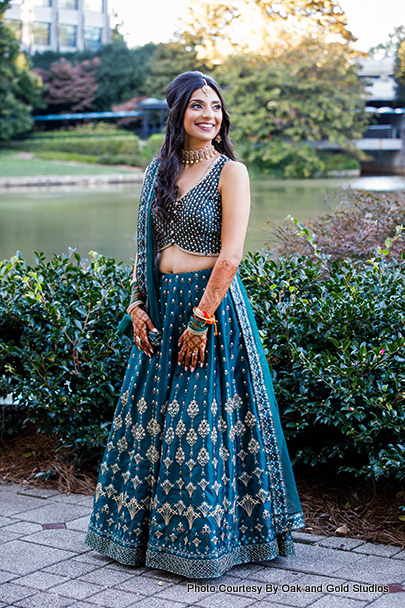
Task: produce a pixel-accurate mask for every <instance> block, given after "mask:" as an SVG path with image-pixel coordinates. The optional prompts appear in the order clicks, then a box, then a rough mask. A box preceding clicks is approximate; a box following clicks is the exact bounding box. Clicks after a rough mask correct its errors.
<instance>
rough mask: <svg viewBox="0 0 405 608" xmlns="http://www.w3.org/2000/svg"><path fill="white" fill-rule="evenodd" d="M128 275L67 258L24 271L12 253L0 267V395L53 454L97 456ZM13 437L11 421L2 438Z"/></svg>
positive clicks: (119, 354) (113, 398)
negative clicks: (9, 397)
mask: <svg viewBox="0 0 405 608" xmlns="http://www.w3.org/2000/svg"><path fill="white" fill-rule="evenodd" d="M130 275H131V269H130V267H129V266H128V267H127V266H123V265H122V264H116V263H115V261H114V260H113V259H111V258H105V257H103V256H100V255H98V254H96V253H93V254H92V259H91V261H90V263H88V262H87V261H86V260H84V259H82V258H81V257H80V256H79V254H78V253H76V252H74V251H72V252H71V255H70V256H69V257H67V256H56V255H55V256H54V258H53V259H52V260H49V261H46V260H45V258H44V257H43V256H42V254H39V255H37V263H36V265H35V266H33V267H30V266H29V265H27V264H26V262H25V261H24V260H23V259H22V257H21V255H20V254H17V255H16V256H15V257H13V258H12V259H11V260H9V261H7V260H5V261H3V262H2V263H1V264H0V296H1V299H0V336H1V338H0V371H1V375H0V390H1V392H2V393H3V396H4V395H5V394H7V393H12V394H13V398H14V402H16V403H17V404H18V406H17V411H16V415H17V416H16V418H17V421H18V414H19V412H20V410H24V411H25V422H26V423H27V422H34V423H35V424H36V425H37V428H38V430H39V431H41V432H43V433H45V434H46V435H55V436H56V437H57V438H58V439H59V447H62V446H65V447H73V448H74V449H75V450H76V451H77V453H78V454H79V455H80V456H81V457H83V456H86V457H87V456H100V454H101V452H102V450H103V448H104V445H105V443H106V441H107V437H108V433H109V429H110V426H111V421H112V416H113V411H114V408H115V405H116V402H117V396H118V395H119V392H120V387H121V383H122V378H123V375H124V371H125V366H126V360H127V358H128V355H129V350H130V343H129V341H127V340H123V339H122V338H121V337H120V336H118V335H117V332H116V327H117V324H118V323H119V321H120V319H121V317H122V315H123V314H124V309H125V305H127V304H128V302H127V300H128V288H129V280H130ZM18 430H20V429H19V428H15V423H14V421H13V419H12V418H11V419H10V417H9V418H8V419H6V420H5V428H4V429H3V434H6V435H7V434H12V433H15V432H16V431H18Z"/></svg>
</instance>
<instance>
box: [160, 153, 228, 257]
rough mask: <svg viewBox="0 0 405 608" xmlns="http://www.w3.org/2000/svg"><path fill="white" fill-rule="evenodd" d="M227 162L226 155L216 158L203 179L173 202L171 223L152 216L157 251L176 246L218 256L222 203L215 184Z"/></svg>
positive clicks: (193, 251) (190, 251)
mask: <svg viewBox="0 0 405 608" xmlns="http://www.w3.org/2000/svg"><path fill="white" fill-rule="evenodd" d="M229 160H230V159H229V158H228V157H227V156H224V155H221V156H219V157H218V158H217V159H216V160H215V161H214V162H213V164H212V165H211V166H210V168H209V170H208V172H207V173H206V174H205V175H204V176H203V177H202V179H201V180H200V181H199V182H197V184H195V185H194V186H192V187H191V188H190V189H189V190H187V192H185V193H184V194H183V196H181V197H180V198H178V199H177V201H175V203H174V204H173V206H172V210H171V211H172V215H173V217H172V220H171V221H170V222H162V221H161V220H160V219H159V218H158V217H157V216H156V215H155V214H154V213H152V224H153V227H154V229H155V231H156V237H157V245H158V251H159V252H160V251H163V249H167V247H170V246H171V245H175V246H176V247H178V248H179V249H181V250H182V251H186V252H187V253H191V254H194V255H205V256H217V255H219V253H220V251H221V223H222V204H221V195H220V193H219V190H218V183H219V178H220V175H221V171H222V168H223V166H224V165H225V163H226V162H227V161H229Z"/></svg>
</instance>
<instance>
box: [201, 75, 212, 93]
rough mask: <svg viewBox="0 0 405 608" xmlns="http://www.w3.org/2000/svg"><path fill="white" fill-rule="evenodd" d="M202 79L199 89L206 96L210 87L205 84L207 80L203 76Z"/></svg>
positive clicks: (209, 91)
mask: <svg viewBox="0 0 405 608" xmlns="http://www.w3.org/2000/svg"><path fill="white" fill-rule="evenodd" d="M203 81H204V86H202V87H201V90H202V92H203V93H204V95H206V96H207V97H208V96H209V94H210V93H211V87H210V86H209V85H208V84H207V81H206V80H205V78H203Z"/></svg>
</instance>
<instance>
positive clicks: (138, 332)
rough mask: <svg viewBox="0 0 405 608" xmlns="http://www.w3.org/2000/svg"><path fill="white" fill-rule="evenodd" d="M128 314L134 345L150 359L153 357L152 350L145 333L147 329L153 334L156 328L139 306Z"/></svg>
mask: <svg viewBox="0 0 405 608" xmlns="http://www.w3.org/2000/svg"><path fill="white" fill-rule="evenodd" d="M129 314H130V316H131V319H132V324H133V326H134V340H135V343H136V345H137V346H138V348H140V349H141V350H142V351H143V352H144V353H145V355H148V357H151V356H152V355H153V348H152V346H151V343H150V342H149V338H148V334H147V331H148V328H149V329H150V330H152V331H153V332H157V329H156V327H155V326H154V325H153V323H152V321H151V320H150V317H149V316H148V315H147V314H146V312H145V311H144V310H143V308H141V307H140V306H135V308H133V309H132V310H131V311H130V313H129Z"/></svg>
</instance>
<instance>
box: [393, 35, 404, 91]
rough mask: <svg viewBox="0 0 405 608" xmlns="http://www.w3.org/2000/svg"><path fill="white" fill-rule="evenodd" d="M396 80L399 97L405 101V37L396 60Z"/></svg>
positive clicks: (399, 46)
mask: <svg viewBox="0 0 405 608" xmlns="http://www.w3.org/2000/svg"><path fill="white" fill-rule="evenodd" d="M395 80H396V83H397V97H398V100H399V101H401V102H402V103H405V39H404V40H402V42H400V43H399V44H398V50H397V57H396V61H395Z"/></svg>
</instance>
